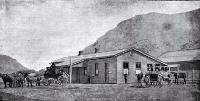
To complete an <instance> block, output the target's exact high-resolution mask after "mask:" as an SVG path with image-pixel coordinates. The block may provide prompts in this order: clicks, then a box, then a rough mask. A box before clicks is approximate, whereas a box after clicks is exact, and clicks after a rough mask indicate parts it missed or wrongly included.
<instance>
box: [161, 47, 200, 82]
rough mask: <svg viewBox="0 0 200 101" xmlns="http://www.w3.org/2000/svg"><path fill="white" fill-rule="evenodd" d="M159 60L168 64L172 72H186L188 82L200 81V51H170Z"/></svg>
mask: <svg viewBox="0 0 200 101" xmlns="http://www.w3.org/2000/svg"><path fill="white" fill-rule="evenodd" d="M158 59H160V60H162V61H163V62H165V63H167V64H168V66H169V67H170V70H171V71H178V72H185V73H186V79H187V80H199V79H200V49H193V50H180V51H170V52H166V53H163V54H162V55H161V56H159V57H158Z"/></svg>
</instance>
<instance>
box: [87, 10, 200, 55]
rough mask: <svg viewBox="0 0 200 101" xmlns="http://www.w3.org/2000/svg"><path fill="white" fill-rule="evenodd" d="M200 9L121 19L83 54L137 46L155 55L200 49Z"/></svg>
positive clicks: (153, 13)
mask: <svg viewBox="0 0 200 101" xmlns="http://www.w3.org/2000/svg"><path fill="white" fill-rule="evenodd" d="M199 15H200V9H196V10H193V11H189V12H184V13H177V14H160V13H155V12H152V13H148V14H143V15H136V16H135V17H133V18H130V19H127V20H124V21H122V22H120V23H119V24H118V25H117V26H116V27H115V28H114V29H111V30H109V31H108V32H107V33H105V35H103V36H102V37H100V38H99V39H98V40H97V41H96V42H95V43H94V44H92V45H90V46H88V47H86V48H85V49H84V50H83V54H89V53H94V51H95V48H97V49H98V50H99V52H104V51H110V50H116V49H122V48H129V47H135V48H137V49H138V50H141V51H143V52H145V53H149V54H151V55H153V56H159V55H160V54H162V53H164V52H166V51H175V50H185V49H196V48H200V16H199Z"/></svg>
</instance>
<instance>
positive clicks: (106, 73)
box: [105, 63, 109, 83]
mask: <svg viewBox="0 0 200 101" xmlns="http://www.w3.org/2000/svg"><path fill="white" fill-rule="evenodd" d="M105 83H109V64H108V63H105Z"/></svg>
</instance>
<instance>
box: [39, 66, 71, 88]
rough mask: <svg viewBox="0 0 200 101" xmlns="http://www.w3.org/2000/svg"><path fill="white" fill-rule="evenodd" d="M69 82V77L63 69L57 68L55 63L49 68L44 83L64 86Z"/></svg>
mask: <svg viewBox="0 0 200 101" xmlns="http://www.w3.org/2000/svg"><path fill="white" fill-rule="evenodd" d="M68 82H69V75H68V74H67V73H66V72H64V71H63V69H62V68H57V67H56V66H55V64H54V63H52V65H51V66H50V67H47V69H46V71H45V73H44V76H43V79H42V83H43V85H50V84H62V83H68Z"/></svg>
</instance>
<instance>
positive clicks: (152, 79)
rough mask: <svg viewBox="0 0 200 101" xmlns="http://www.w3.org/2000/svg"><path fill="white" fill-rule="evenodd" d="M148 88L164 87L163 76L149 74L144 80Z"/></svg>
mask: <svg viewBox="0 0 200 101" xmlns="http://www.w3.org/2000/svg"><path fill="white" fill-rule="evenodd" d="M144 82H145V83H146V85H147V86H162V83H161V82H162V75H161V74H159V73H156V72H154V73H147V74H146V75H145V78H144Z"/></svg>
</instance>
